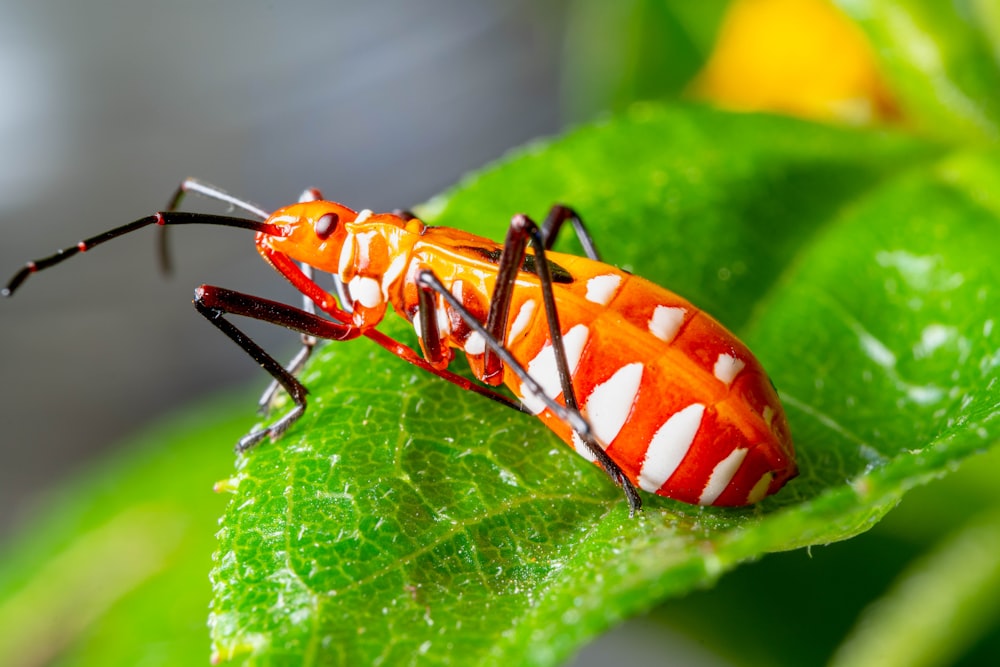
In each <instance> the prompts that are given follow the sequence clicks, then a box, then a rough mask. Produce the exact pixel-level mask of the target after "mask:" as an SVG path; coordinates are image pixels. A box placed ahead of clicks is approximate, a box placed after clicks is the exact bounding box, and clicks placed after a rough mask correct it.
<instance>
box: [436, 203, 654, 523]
mask: <svg viewBox="0 0 1000 667" xmlns="http://www.w3.org/2000/svg"><path fill="white" fill-rule="evenodd" d="M522 217H523V216H522ZM525 220H527V218H525ZM527 222H529V223H530V226H531V227H533V228H534V233H535V236H534V237H533V238H537V242H538V243H539V244H541V236H540V235H539V234H538V229H537V227H535V226H534V223H533V222H531V221H530V220H527ZM538 252H539V251H538V248H537V246H536V256H537V255H538ZM540 259H541V262H540V263H541V264H545V259H544V249H542V250H541V256H540ZM544 273H545V274H548V268H547V265H546V268H545V269H544ZM549 280H550V285H549V296H550V297H551V277H550V279H549ZM543 282H544V279H543ZM417 283H418V285H420V286H421V287H425V288H429V289H431V290H433V291H435V292H437V293H438V294H439V295H441V298H443V299H444V300H445V302H446V303H447V304H448V306H449V307H450V308H452V309H453V310H454V311H455V312H456V313H458V315H459V317H461V318H462V320H463V321H464V322H465V323H466V325H468V327H469V328H470V329H472V330H473V331H475V332H476V333H478V334H479V335H480V336H482V337H483V340H484V341H486V346H487V347H488V348H489V349H490V350H492V351H493V353H494V354H496V355H497V356H498V357H499V358H500V360H501V361H502V362H503V363H504V364H505V365H506V366H507V367H508V368H509V369H510V370H511V371H512V372H513V373H514V374H515V375H516V376H517V377H518V379H519V380H520V381H521V383H522V384H523V385H524V386H525V387H527V389H528V391H530V392H531V393H532V394H534V395H535V396H537V397H538V399H539V400H540V401H542V403H544V404H545V407H547V408H548V409H549V410H551V411H552V413H553V414H555V415H556V417H558V418H559V419H561V420H562V421H563V422H565V423H566V424H567V425H569V427H570V428H572V429H573V431H575V432H576V434H577V435H578V436H580V438H581V440H583V442H584V443H585V444H586V446H587V449H588V450H589V451H590V452H591V453H592V454H593V455H594V458H595V460H596V461H597V463H598V464H599V465H600V466H601V468H602V469H603V470H604V472H605V473H606V474H607V475H608V476H609V477H610V478H611V480H612V481H613V482H614V483H615V484H617V485H618V486H620V487H621V488H622V490H623V492H624V493H625V499H626V501H627V502H628V506H629V516H630V517H631V516H635V513H636V512H637V511H639V510H640V509H642V499H641V498H640V497H639V493H638V491H636V489H635V486H634V485H633V484H632V482H631V480H629V479H628V477H627V476H626V475H625V473H624V472H623V471H622V469H621V468H620V467H619V466H618V464H617V463H615V462H614V461H613V460H612V459H611V457H610V456H608V454H607V452H605V451H604V448H603V447H601V445H600V443H599V442H598V441H597V439H596V438H595V437H594V434H593V428H592V427H591V426H590V423H589V422H588V421H587V420H586V418H585V417H584V416H583V415H582V414H581V413H580V411H579V409H578V408H577V407H576V399H575V396H574V393H573V387H572V383H568V385H567V384H564V387H563V396H564V400H565V401H566V405H562V404H560V403H557V402H556V401H555V400H554V399H553V398H552V397H550V396H549V395H548V394H547V393H546V392H545V390H544V389H543V388H542V386H541V385H540V384H539V383H538V382H537V381H536V380H535V378H533V377H532V376H531V375H529V374H528V371H527V369H525V368H524V366H522V365H521V363H520V362H519V361H518V360H517V359H515V358H514V355H512V354H511V353H510V350H508V349H507V348H506V346H504V344H503V343H501V342H500V340H499V339H498V338H497V336H495V335H494V334H493V333H491V332H490V331H488V330H487V328H486V327H485V326H483V324H482V323H480V322H479V320H477V319H476V317H475V316H474V315H473V314H472V313H470V312H469V311H468V309H466V308H465V306H464V305H463V304H462V303H461V302H460V301H459V300H458V299H456V298H455V296H454V295H453V294H452V293H451V292H450V291H449V290H448V289H447V288H446V287H445V286H444V284H443V283H442V282H441V280H440V279H439V278H438V277H437V276H436V275H435V274H434V272H433V271H430V270H428V269H424V270H421V271H420V272H419V273H418V274H417ZM498 289H499V285H498ZM546 300H549V299H544V298H543V301H546ZM553 305H554V300H553ZM552 339H553V347H554V348H556V357H557V363H558V360H559V357H560V356H561V357H562V364H561V365H562V366H563V367H564V368H565V366H566V352H565V349H564V348H563V346H562V337H561V335H560V333H559V330H558V327H557V328H556V329H554V330H553V335H552ZM561 375H562V374H561ZM566 377H568V371H567V372H566Z"/></svg>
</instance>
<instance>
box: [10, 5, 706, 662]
mask: <svg viewBox="0 0 1000 667" xmlns="http://www.w3.org/2000/svg"><path fill="white" fill-rule="evenodd" d="M569 9H570V2H569V0H547V1H545V2H532V1H520V2H519V1H512V0H480V1H479V2H467V1H463V0H418V1H409V2H406V1H404V0H382V1H379V2H366V3H360V2H353V3H351V2H341V1H334V2H316V1H298V2H284V3H278V2H260V1H248V0H241V1H236V0H216V1H213V2H204V1H202V2H198V1H195V0H173V1H172V2H169V3H150V2H141V3H135V2H131V3H130V2H125V1H114V0H91V1H90V2H70V1H69V0H35V1H34V2H31V3H19V2H13V1H12V0H2V1H0V156H2V161H0V274H2V275H0V279H3V280H6V279H7V277H8V276H9V275H10V274H12V273H13V272H14V271H16V270H17V269H18V268H19V267H20V266H21V265H22V264H23V262H25V261H26V260H29V259H35V258H38V257H41V256H45V255H48V254H50V253H51V252H53V251H54V250H56V249H57V248H61V247H66V246H68V245H72V244H74V243H75V242H76V241H78V240H79V239H81V238H84V237H87V236H90V235H93V234H95V233H98V232H101V231H104V230H106V229H108V228H110V227H113V226H117V225H120V224H124V223H126V222H129V221H131V220H134V219H136V218H139V217H142V216H145V215H148V214H149V213H151V212H153V211H155V210H157V209H159V208H162V207H163V206H164V204H165V203H166V201H167V198H168V196H169V195H170V193H171V192H172V191H173V189H174V188H175V187H176V185H177V184H178V182H179V181H180V179H181V178H182V177H184V176H188V175H191V176H197V177H199V178H202V179H204V180H207V181H209V182H212V183H215V184H217V185H220V186H222V187H224V188H226V189H227V190H229V191H230V192H232V193H234V194H237V195H241V196H245V197H247V198H249V199H251V200H253V201H255V202H257V203H259V204H261V205H262V206H264V207H265V208H268V209H270V208H274V207H277V206H279V205H282V204H285V203H288V202H290V201H293V200H294V199H295V198H296V197H297V196H298V194H299V192H300V191H301V190H302V189H303V188H304V187H306V186H314V185H315V186H318V187H321V188H323V189H324V191H325V193H326V194H327V196H328V197H330V198H333V199H339V200H340V201H343V202H344V203H345V204H347V205H349V206H354V207H356V208H364V207H368V208H373V209H376V210H378V209H391V208H394V207H407V206H411V205H413V204H415V203H419V202H421V201H424V200H426V199H427V198H428V197H430V196H431V195H433V194H435V193H437V192H439V191H441V190H442V189H444V188H446V187H447V186H449V185H451V184H454V183H455V182H456V181H457V180H458V179H459V177H461V176H462V174H464V173H466V172H467V171H469V170H472V169H476V168H478V167H481V166H482V165H484V164H486V163H488V162H490V161H491V160H494V159H496V158H497V157H499V156H501V155H502V154H503V153H504V152H505V151H506V150H508V149H510V148H512V147H515V146H517V145H519V144H521V143H523V142H525V141H527V140H529V139H532V138H536V137H538V136H541V135H549V134H553V133H556V132H558V131H560V129H561V128H563V127H564V126H565V124H566V119H567V113H566V112H565V110H564V108H563V106H562V103H561V100H562V99H564V97H565V96H564V95H563V93H562V92H561V88H562V84H561V72H562V69H561V67H562V62H563V55H564V50H565V43H566V34H567V30H568V27H567V20H568V19H567V17H568V10H569ZM175 231H176V233H175V234H174V235H173V241H174V242H173V247H174V249H175V274H174V276H173V277H172V278H170V279H169V280H164V279H163V277H162V276H161V275H160V274H159V272H158V271H157V267H156V263H155V261H154V260H155V257H154V253H153V247H154V245H153V235H152V234H149V233H145V234H143V233H139V234H136V235H135V236H134V237H133V238H123V239H120V240H119V241H117V242H116V243H115V244H114V246H107V247H104V248H101V249H100V250H95V251H94V253H93V254H92V255H89V256H87V257H86V258H78V259H77V260H75V261H72V262H70V263H69V264H66V265H64V266H62V267H59V268H58V269H54V270H52V271H51V272H50V273H48V274H42V275H40V276H36V277H35V278H33V279H32V280H30V281H29V282H28V283H27V284H26V285H25V286H24V287H23V289H22V291H21V292H19V293H18V295H17V296H16V297H15V298H13V299H10V300H5V301H3V302H0V373H2V375H0V377H2V380H3V400H2V401H0V426H2V430H0V433H2V436H0V438H2V439H0V452H2V458H0V548H2V544H3V538H4V536H5V535H7V534H9V531H10V530H11V528H12V526H14V525H15V524H16V522H17V520H18V517H19V516H23V514H22V513H23V511H24V508H25V507H26V506H28V505H29V504H30V503H29V502H28V501H27V500H26V499H28V498H30V497H31V496H32V495H34V494H37V493H43V492H44V491H45V490H46V489H47V488H50V487H52V486H53V485H56V484H58V483H59V482H60V481H61V480H63V479H65V478H66V477H68V476H70V475H72V474H73V473H74V471H76V470H79V469H81V467H82V466H84V465H85V462H86V461H87V460H91V459H94V458H98V457H99V456H100V455H101V453H102V452H104V451H107V450H108V449H109V448H111V447H113V446H114V444H115V443H116V442H118V441H120V440H121V439H122V438H124V437H125V436H127V435H129V434H130V433H132V432H134V431H136V430H138V429H140V428H141V427H142V425H143V424H145V423H147V422H149V421H150V420H151V419H154V418H156V417H162V416H164V415H166V414H169V413H170V412H171V411H173V410H176V409H178V408H179V407H180V406H182V405H185V404H190V403H192V402H194V401H197V400H198V398H199V397H200V396H205V395H208V394H211V393H213V392H216V391H219V390H220V389H223V388H227V387H230V388H231V387H244V388H245V387H248V386H254V387H259V388H263V387H264V386H265V384H266V379H265V378H264V377H263V375H262V373H261V372H260V371H259V369H258V368H256V367H255V365H254V364H253V363H251V362H250V361H249V360H248V359H247V358H246V357H245V355H243V353H241V352H239V351H238V350H236V349H235V348H234V347H233V346H232V345H231V344H230V343H229V342H228V341H226V340H224V338H223V337H221V336H220V335H219V334H218V332H216V331H215V330H213V329H212V328H211V327H209V326H207V325H206V323H205V322H204V321H203V320H202V319H201V318H200V317H198V316H197V314H196V313H195V312H194V311H193V308H192V307H191V303H190V300H191V293H192V289H193V288H194V287H195V286H196V285H198V284H200V283H203V282H204V283H212V284H220V285H224V286H228V287H233V288H237V289H240V290H244V291H248V292H252V293H255V294H259V295H262V296H266V297H271V298H278V299H283V300H292V302H294V301H295V300H296V299H295V296H296V295H295V294H294V292H292V291H291V288H290V287H288V286H286V285H285V283H284V282H283V281H282V280H280V279H276V277H275V275H274V274H273V273H272V271H271V270H270V269H269V268H268V267H266V266H265V265H264V264H263V263H262V262H261V261H260V259H259V258H258V256H257V255H256V253H255V252H254V250H253V245H252V239H251V238H250V237H248V236H246V235H245V234H239V233H236V232H233V231H232V230H224V229H221V230H220V229H212V228H196V229H190V230H187V229H180V230H175ZM251 330H252V332H253V334H254V335H255V336H256V337H257V338H258V340H259V341H260V342H261V343H262V344H263V346H264V347H265V348H268V349H271V350H276V351H281V350H284V352H281V353H280V354H279V355H278V356H279V357H284V356H286V355H287V354H289V353H291V352H292V351H293V350H294V349H295V347H296V344H295V338H294V336H291V335H289V334H288V333H287V332H283V331H280V330H277V329H275V328H273V327H260V328H252V329H251ZM641 623H642V622H640V623H639V624H638V625H632V626H631V627H626V628H625V629H624V630H620V631H619V632H618V633H617V637H618V641H624V642H625V643H626V644H627V645H629V647H630V651H631V652H630V655H631V656H635V657H639V658H640V659H642V658H643V657H645V658H647V659H649V660H654V661H655V660H658V658H657V657H655V656H662V646H656V645H655V644H656V643H658V642H657V637H659V640H662V641H676V639H675V640H669V639H667V638H665V637H663V635H662V632H663V630H662V626H659V625H657V626H656V631H655V632H650V631H649V628H644V627H643V626H642V624H641ZM614 641H615V640H614V639H611V640H610V641H609V640H607V639H605V640H602V642H601V643H599V644H598V645H596V646H594V647H592V648H591V649H589V650H588V652H587V653H586V654H585V655H584V656H581V658H580V659H579V661H578V662H577V663H576V664H578V665H580V666H582V665H587V664H607V663H608V662H610V661H611V660H612V659H617V658H618V657H620V656H619V655H618V652H619V651H620V650H621V645H620V644H615V643H614ZM650 641H653V645H650V646H646V647H644V646H643V645H644V644H647V643H649V642H650ZM692 650H693V651H694V653H696V654H697V653H701V652H702V651H701V650H700V649H698V647H692ZM671 651H672V655H673V656H674V658H675V659H676V662H675V664H681V663H684V662H686V660H685V654H684V652H683V647H682V646H678V645H677V644H676V643H674V644H673V645H672V647H671ZM637 653H638V655H637ZM643 654H645V655H643Z"/></svg>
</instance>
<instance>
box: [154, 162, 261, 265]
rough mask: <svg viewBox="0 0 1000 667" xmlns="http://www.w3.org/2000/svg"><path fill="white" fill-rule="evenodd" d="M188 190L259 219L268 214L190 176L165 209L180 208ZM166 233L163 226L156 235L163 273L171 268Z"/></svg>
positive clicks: (178, 187) (182, 182) (179, 187)
mask: <svg viewBox="0 0 1000 667" xmlns="http://www.w3.org/2000/svg"><path fill="white" fill-rule="evenodd" d="M188 192H195V193H197V194H199V195H201V196H202V197H205V198H207V199H214V200H216V201H219V202H222V203H224V204H228V205H229V206H231V207H233V208H239V209H243V210H244V211H246V212H247V213H251V214H252V215H254V216H255V217H258V218H260V219H261V220H267V219H268V217H269V216H270V214H269V213H268V212H267V211H265V210H264V209H262V208H261V207H259V206H257V205H256V204H253V203H251V202H248V201H246V200H243V199H239V198H238V197H234V196H233V195H231V194H229V193H228V192H226V191H225V190H223V189H222V188H219V187H216V186H214V185H211V184H210V183H204V182H202V181H199V180H198V179H196V178H190V177H188V178H185V179H184V180H183V181H181V184H180V185H178V186H177V189H176V190H174V194H173V196H171V197H170V201H168V202H167V208H166V211H167V212H172V211H176V210H177V209H178V208H180V205H181V202H182V201H183V200H184V196H185V195H186V194H187V193H188ZM168 234H169V232H167V228H166V227H163V228H162V229H160V231H159V233H158V234H157V235H156V249H157V253H156V254H157V257H159V262H160V270H161V271H162V272H163V273H165V274H170V273H171V272H172V270H173V264H172V262H171V261H170V244H169V238H168Z"/></svg>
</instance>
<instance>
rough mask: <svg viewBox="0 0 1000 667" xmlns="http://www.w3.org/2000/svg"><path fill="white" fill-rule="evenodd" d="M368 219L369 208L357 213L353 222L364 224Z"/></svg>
mask: <svg viewBox="0 0 1000 667" xmlns="http://www.w3.org/2000/svg"><path fill="white" fill-rule="evenodd" d="M370 217H372V210H371V209H370V208H366V209H365V210H363V211H361V213H358V217H356V218H354V222H356V223H359V222H364V221H366V220H367V219H368V218H370Z"/></svg>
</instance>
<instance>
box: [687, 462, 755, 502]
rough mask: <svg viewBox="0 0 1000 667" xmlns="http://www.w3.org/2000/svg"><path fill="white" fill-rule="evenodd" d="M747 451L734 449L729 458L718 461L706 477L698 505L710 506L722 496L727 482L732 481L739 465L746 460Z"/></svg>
mask: <svg viewBox="0 0 1000 667" xmlns="http://www.w3.org/2000/svg"><path fill="white" fill-rule="evenodd" d="M747 451H749V450H747V449H734V450H733V451H732V452H730V454H729V456H727V457H726V458H724V459H722V460H721V461H719V463H718V464H717V465H716V466H715V469H713V470H712V474H711V475H709V477H708V483H707V484H706V485H705V490H704V491H702V492H701V497H700V498H698V504H699V505H711V504H712V503H714V502H715V501H716V499H717V498H718V497H719V496H721V495H722V492H723V491H725V490H726V487H727V486H729V482H731V481H733V475H735V474H736V471H737V470H739V469H740V464H742V463H743V459H744V458H746V455H747Z"/></svg>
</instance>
